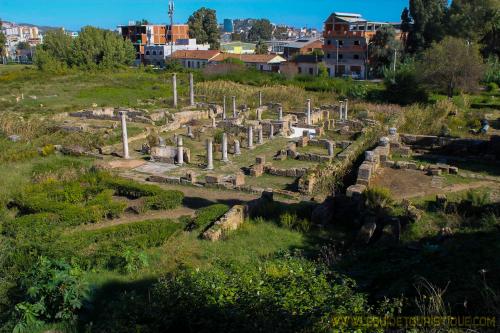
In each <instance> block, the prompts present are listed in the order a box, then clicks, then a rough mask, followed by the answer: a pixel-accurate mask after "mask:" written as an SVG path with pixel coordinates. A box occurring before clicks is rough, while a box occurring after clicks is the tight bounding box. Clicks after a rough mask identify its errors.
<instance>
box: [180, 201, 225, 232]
mask: <svg viewBox="0 0 500 333" xmlns="http://www.w3.org/2000/svg"><path fill="white" fill-rule="evenodd" d="M228 210H229V207H228V206H227V205H223V204H216V205H211V206H208V207H204V208H201V209H198V210H197V211H196V216H195V217H194V218H193V219H191V221H190V222H189V223H188V224H187V225H186V230H188V231H191V230H201V231H204V230H205V229H206V228H207V227H208V226H209V225H210V224H212V223H213V222H215V221H217V220H218V219H219V218H220V217H221V216H222V215H224V214H225V213H226V212H227V211H228Z"/></svg>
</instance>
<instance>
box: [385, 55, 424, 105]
mask: <svg viewBox="0 0 500 333" xmlns="http://www.w3.org/2000/svg"><path fill="white" fill-rule="evenodd" d="M384 85H385V88H386V93H385V99H386V100H387V101H388V102H390V103H396V104H401V105H409V104H413V103H419V102H425V101H427V99H428V96H427V92H426V91H425V89H424V88H423V87H422V84H421V82H420V80H419V78H418V75H417V69H416V67H415V65H414V64H413V63H405V64H402V65H401V66H400V67H399V68H398V69H397V70H396V72H395V73H394V72H393V71H390V70H387V71H386V72H385V80H384Z"/></svg>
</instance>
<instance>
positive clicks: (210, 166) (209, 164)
mask: <svg viewBox="0 0 500 333" xmlns="http://www.w3.org/2000/svg"><path fill="white" fill-rule="evenodd" d="M213 169H214V156H213V142H212V138H209V139H207V170H213Z"/></svg>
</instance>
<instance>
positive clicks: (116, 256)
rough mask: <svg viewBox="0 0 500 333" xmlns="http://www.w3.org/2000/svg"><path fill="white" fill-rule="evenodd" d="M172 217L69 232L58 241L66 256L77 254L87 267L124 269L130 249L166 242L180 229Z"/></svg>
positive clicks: (64, 256) (76, 256)
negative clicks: (170, 218)
mask: <svg viewBox="0 0 500 333" xmlns="http://www.w3.org/2000/svg"><path fill="white" fill-rule="evenodd" d="M180 228H181V225H180V224H179V223H175V222H173V221H171V220H147V221H142V222H135V223H131V224H123V225H118V226H113V227H108V228H103V229H99V230H92V231H82V232H78V233H73V234H70V235H65V236H64V237H62V238H61V239H60V240H59V241H58V242H57V247H58V248H60V249H64V251H61V252H60V256H62V257H63V258H68V259H70V258H75V260H77V261H78V262H79V263H80V264H81V265H82V266H83V267H86V268H96V267H101V268H109V269H124V268H125V266H126V265H127V262H126V256H124V253H125V252H126V251H127V250H134V251H135V250H146V249H148V248H152V247H158V246H160V245H162V244H163V243H164V242H165V241H166V240H167V239H168V238H170V237H171V236H172V235H173V234H174V233H175V232H176V231H177V230H179V229H180Z"/></svg>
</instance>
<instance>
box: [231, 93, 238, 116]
mask: <svg viewBox="0 0 500 333" xmlns="http://www.w3.org/2000/svg"><path fill="white" fill-rule="evenodd" d="M232 99H233V118H237V117H238V113H237V112H236V96H233V97H232Z"/></svg>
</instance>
